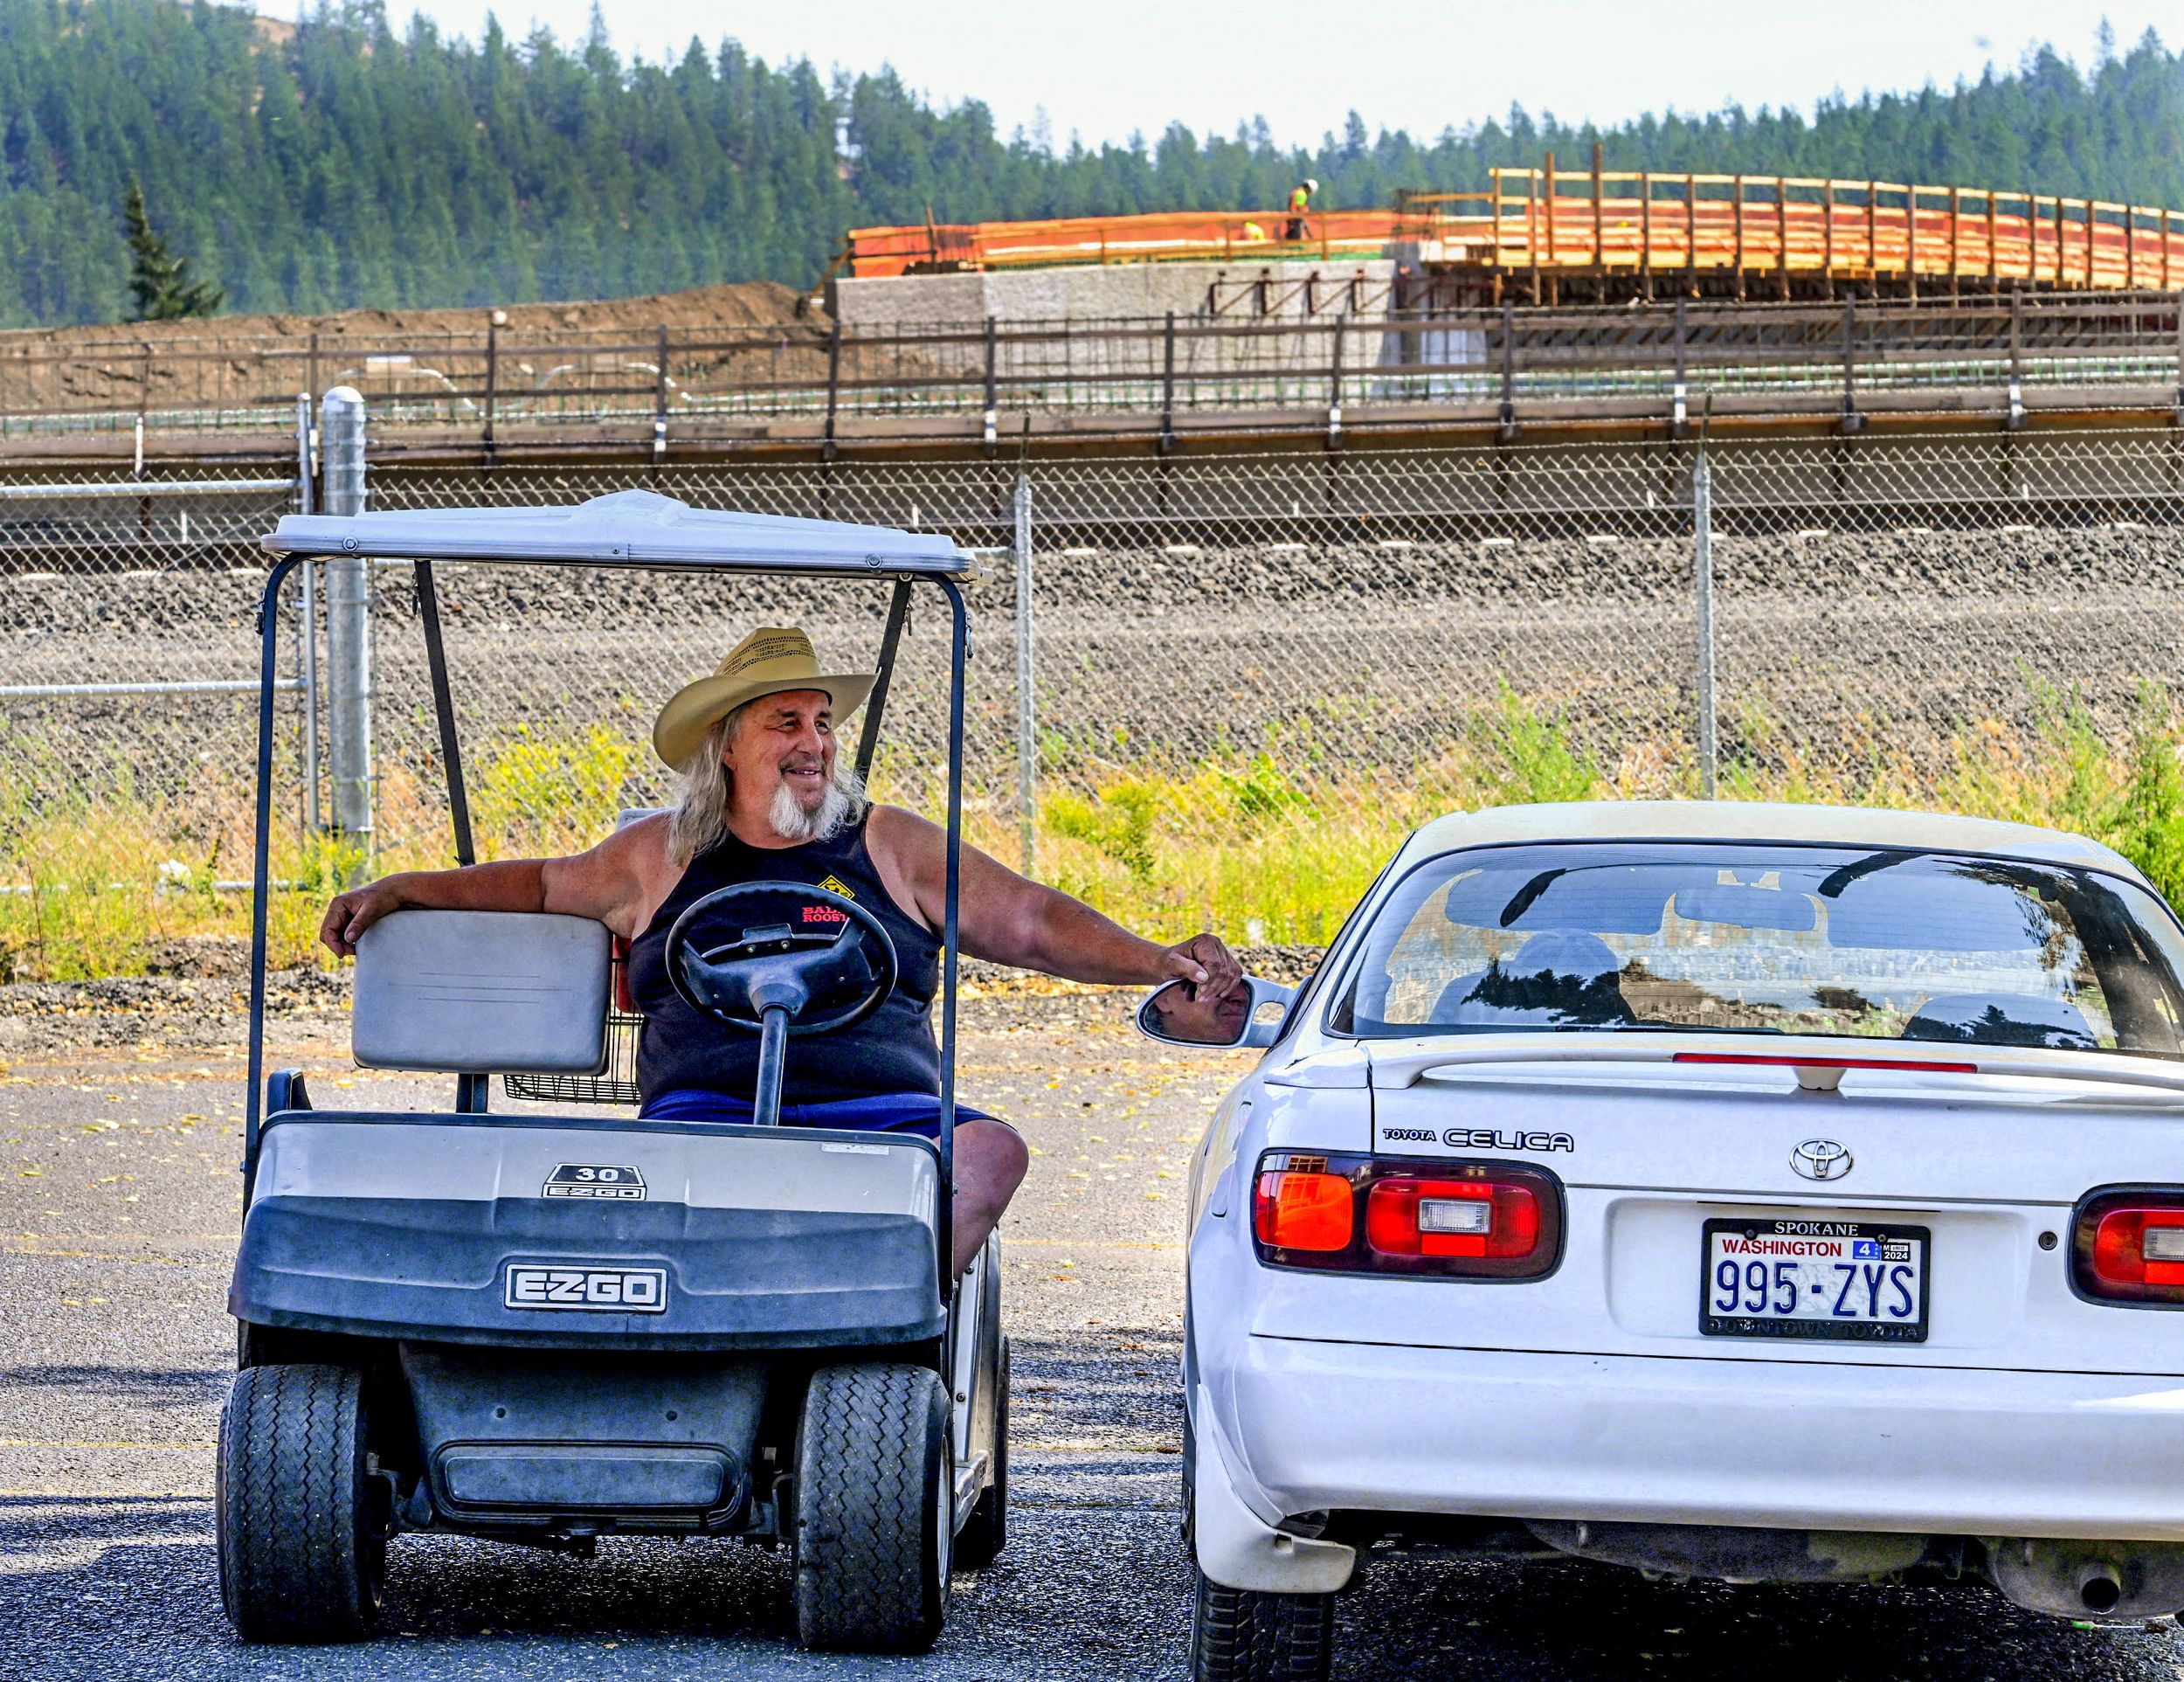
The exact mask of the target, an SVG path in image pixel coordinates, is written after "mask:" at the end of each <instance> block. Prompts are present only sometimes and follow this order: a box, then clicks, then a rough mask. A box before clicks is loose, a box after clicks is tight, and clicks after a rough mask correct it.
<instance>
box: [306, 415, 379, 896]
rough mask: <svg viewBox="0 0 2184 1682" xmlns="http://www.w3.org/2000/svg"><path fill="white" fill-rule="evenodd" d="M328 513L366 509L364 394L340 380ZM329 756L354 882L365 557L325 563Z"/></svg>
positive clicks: (363, 770) (363, 822)
mask: <svg viewBox="0 0 2184 1682" xmlns="http://www.w3.org/2000/svg"><path fill="white" fill-rule="evenodd" d="M319 458H320V461H321V478H322V480H323V481H324V486H325V496H324V502H325V511H326V512H327V513H328V514H334V515H345V516H356V515H359V514H362V513H363V511H364V499H365V494H366V492H365V484H364V399H363V397H362V396H361V395H360V394H359V393H358V392H357V391H356V390H355V389H354V388H352V387H350V386H347V385H337V386H335V388H334V389H333V390H332V391H328V393H327V394H326V398H325V401H324V403H323V404H321V406H320V411H319ZM326 663H327V668H328V669H327V738H328V739H327V749H328V753H327V758H328V762H329V763H328V769H329V771H330V772H331V776H330V779H329V780H330V782H331V785H332V791H331V792H332V794H333V803H334V830H335V834H339V835H341V836H342V837H343V838H344V839H345V840H347V841H349V842H350V843H351V844H353V845H354V846H355V847H356V849H357V855H358V856H357V860H356V864H355V866H354V867H353V869H352V871H351V872H350V885H354V883H356V882H360V881H362V880H363V878H364V876H365V875H366V873H367V872H368V870H369V869H370V856H371V828H372V825H371V815H372V813H371V808H372V783H373V779H372V765H371V564H370V562H369V561H366V560H364V559H363V557H359V556H343V557H340V558H338V559H334V560H329V561H328V562H327V563H326Z"/></svg>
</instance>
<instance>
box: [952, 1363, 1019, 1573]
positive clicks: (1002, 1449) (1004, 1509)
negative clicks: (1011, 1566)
mask: <svg viewBox="0 0 2184 1682" xmlns="http://www.w3.org/2000/svg"><path fill="white" fill-rule="evenodd" d="M992 1385H993V1446H992V1454H993V1477H992V1481H991V1482H990V1483H988V1484H987V1485H986V1486H985V1489H984V1490H983V1491H981V1492H979V1495H978V1500H977V1501H976V1502H975V1503H974V1504H973V1505H972V1506H971V1516H970V1517H969V1518H968V1519H964V1524H963V1528H962V1529H961V1530H958V1531H957V1533H956V1563H957V1565H958V1566H960V1567H961V1568H963V1569H964V1570H966V1571H983V1570H985V1568H986V1567H987V1566H989V1565H992V1563H993V1561H995V1560H996V1559H998V1558H999V1557H1000V1554H1001V1550H1002V1549H1003V1548H1005V1547H1007V1546H1008V1541H1009V1340H1008V1339H1006V1338H1003V1339H1001V1356H1000V1360H999V1361H998V1362H996V1363H995V1366H994V1370H993V1374H992Z"/></svg>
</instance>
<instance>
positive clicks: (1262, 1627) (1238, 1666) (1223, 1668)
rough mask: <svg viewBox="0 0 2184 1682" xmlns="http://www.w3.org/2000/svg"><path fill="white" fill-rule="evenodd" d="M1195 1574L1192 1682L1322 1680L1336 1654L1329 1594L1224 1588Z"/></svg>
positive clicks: (1333, 1619)
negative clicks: (1196, 1590) (1195, 1598)
mask: <svg viewBox="0 0 2184 1682" xmlns="http://www.w3.org/2000/svg"><path fill="white" fill-rule="evenodd" d="M1197 1576H1198V1603H1197V1605H1196V1606H1195V1607H1193V1608H1192V1616H1191V1679H1192V1682H1326V1679H1327V1674H1328V1671H1329V1668H1330V1666H1331V1665H1332V1664H1333V1661H1334V1656H1335V1597H1334V1596H1333V1595H1272V1594H1265V1593H1261V1592H1260V1591H1259V1590H1256V1589H1224V1588H1222V1587H1221V1586H1220V1584H1219V1583H1216V1582H1208V1581H1207V1580H1206V1574H1205V1573H1204V1572H1203V1571H1201V1572H1199V1573H1197Z"/></svg>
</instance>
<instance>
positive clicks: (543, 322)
mask: <svg viewBox="0 0 2184 1682" xmlns="http://www.w3.org/2000/svg"><path fill="white" fill-rule="evenodd" d="M800 301H801V294H798V293H797V292H795V291H793V290H792V289H791V288H790V287H784V286H783V285H781V284H780V283H779V282H778V281H774V280H745V281H739V282H736V283H735V284H733V285H722V286H711V287H692V288H691V289H690V290H689V291H688V292H661V293H653V294H647V295H646V296H643V297H639V298H606V299H586V300H581V301H575V302H569V303H539V304H508V305H506V306H503V307H502V308H503V310H504V313H505V314H506V315H507V317H508V320H507V322H506V325H505V328H504V330H505V331H507V332H509V333H512V334H524V333H564V332H571V331H574V332H623V331H632V332H633V331H637V330H639V329H646V330H650V329H658V328H660V327H671V328H699V327H754V326H764V325H767V324H770V323H772V322H803V323H806V324H808V325H810V326H812V328H814V329H816V330H817V331H819V333H822V334H823V333H825V331H826V326H827V321H826V315H825V314H824V313H823V312H822V311H820V310H819V308H818V306H816V305H813V306H812V308H810V309H809V310H808V311H802V310H799V308H798V305H799V302H800ZM492 315H493V306H491V305H464V306H462V307H461V308H452V309H344V310H342V311H340V312H338V313H337V314H335V315H213V316H208V317H204V318H202V319H199V320H196V321H185V322H98V323H94V324H93V325H91V326H87V327H29V328H18V329H12V330H10V331H8V332H3V333H0V356H4V355H7V354H10V353H20V352H21V351H23V350H28V349H31V348H33V347H36V348H38V349H45V348H48V347H50V348H53V349H71V348H75V347H84V348H86V349H87V348H90V347H93V346H97V347H101V348H105V347H111V346H114V345H116V344H124V345H128V346H131V347H134V346H136V345H139V344H149V345H150V346H152V347H153V350H154V351H155V352H156V351H158V350H161V349H162V348H165V347H170V346H173V345H175V344H176V343H177V342H178V341H184V340H197V339H256V338H287V337H294V338H308V337H309V336H311V335H312V334H314V333H316V334H318V335H319V336H320V337H321V339H322V340H329V341H354V340H361V339H375V340H376V339H383V338H394V337H402V336H425V335H430V334H446V333H466V334H467V333H480V334H481V333H483V332H484V331H485V329H486V324H487V322H488V321H489V320H490V319H491V318H492Z"/></svg>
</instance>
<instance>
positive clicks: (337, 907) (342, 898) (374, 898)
mask: <svg viewBox="0 0 2184 1682" xmlns="http://www.w3.org/2000/svg"><path fill="white" fill-rule="evenodd" d="M394 881H395V879H394V878H393V877H392V876H382V877H381V878H380V879H379V880H378V881H377V882H373V883H366V884H365V885H364V886H363V887H362V888H352V889H349V891H348V892H347V893H345V894H337V895H335V898H334V903H332V904H331V905H328V907H327V908H326V920H325V921H324V922H323V923H321V924H319V938H320V939H321V940H322V941H324V942H325V943H326V945H327V947H328V950H329V951H331V952H333V954H334V956H335V957H336V958H354V957H355V956H356V941H357V938H358V937H360V936H361V935H362V934H363V931H365V930H366V929H369V928H370V927H371V925H372V924H375V923H377V921H378V920H379V919H380V918H381V917H384V916H386V914H387V913H388V912H390V911H398V910H401V909H402V906H403V903H404V901H403V898H402V894H401V890H400V889H398V888H397V887H396V886H395V885H394Z"/></svg>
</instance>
